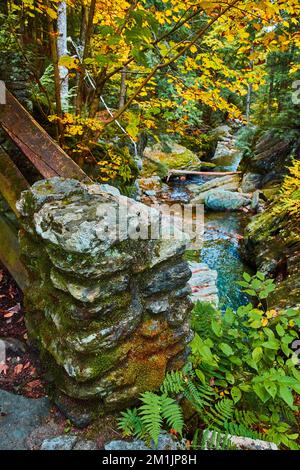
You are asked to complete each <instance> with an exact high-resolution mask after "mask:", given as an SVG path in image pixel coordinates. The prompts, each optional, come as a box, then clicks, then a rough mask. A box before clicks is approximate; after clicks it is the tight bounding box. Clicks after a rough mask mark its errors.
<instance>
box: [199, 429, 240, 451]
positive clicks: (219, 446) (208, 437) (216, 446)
mask: <svg viewBox="0 0 300 470" xmlns="http://www.w3.org/2000/svg"><path fill="white" fill-rule="evenodd" d="M233 449H234V446H233V445H232V444H231V441H230V436H229V435H228V434H223V433H220V432H217V431H210V430H209V429H205V431H203V434H202V440H201V446H200V450H233Z"/></svg>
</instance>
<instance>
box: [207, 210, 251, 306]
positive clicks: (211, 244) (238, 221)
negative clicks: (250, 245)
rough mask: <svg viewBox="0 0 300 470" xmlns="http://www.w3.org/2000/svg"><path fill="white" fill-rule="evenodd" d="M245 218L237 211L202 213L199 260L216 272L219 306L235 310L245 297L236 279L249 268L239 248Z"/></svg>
mask: <svg viewBox="0 0 300 470" xmlns="http://www.w3.org/2000/svg"><path fill="white" fill-rule="evenodd" d="M244 226H245V218H243V216H242V215H241V214H240V213H235V212H231V213H224V212H222V213H212V212H210V213H207V214H205V230H204V245H203V248H202V250H201V252H200V253H199V258H200V260H201V262H203V263H206V264H207V265H208V266H209V267H210V268H211V269H215V270H216V271H217V272H218V290H219V299H220V306H221V307H222V308H226V307H231V308H233V309H234V310H236V309H237V308H238V307H239V306H240V305H242V304H247V303H248V301H249V299H248V297H247V296H246V295H245V294H244V293H243V292H242V289H241V287H240V286H238V285H237V281H239V280H241V279H242V275H243V273H244V272H245V271H247V272H249V268H248V267H247V266H246V265H245V264H244V262H243V260H242V258H241V256H240V250H239V238H240V237H241V236H242V234H243V230H244Z"/></svg>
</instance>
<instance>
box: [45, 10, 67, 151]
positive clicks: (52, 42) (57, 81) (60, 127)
mask: <svg viewBox="0 0 300 470" xmlns="http://www.w3.org/2000/svg"><path fill="white" fill-rule="evenodd" d="M48 31H49V41H50V48H51V56H52V63H53V68H54V88H55V103H56V114H57V116H58V121H57V130H58V141H59V143H60V145H62V144H63V141H64V127H63V125H62V122H61V119H62V114H63V113H62V106H61V90H60V88H61V87H60V74H59V67H58V52H57V40H56V31H55V29H54V23H53V20H52V19H51V18H49V17H48Z"/></svg>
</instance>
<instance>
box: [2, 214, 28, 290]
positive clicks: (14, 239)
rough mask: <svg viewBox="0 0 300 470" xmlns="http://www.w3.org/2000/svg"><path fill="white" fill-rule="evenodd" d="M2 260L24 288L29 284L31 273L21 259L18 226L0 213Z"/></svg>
mask: <svg viewBox="0 0 300 470" xmlns="http://www.w3.org/2000/svg"><path fill="white" fill-rule="evenodd" d="M0 246H1V250H0V260H1V262H2V263H3V264H4V266H5V267H6V268H7V269H8V271H9V272H10V274H11V275H12V276H13V278H14V279H15V281H16V282H17V284H18V286H19V287H20V288H21V289H22V290H23V289H24V288H25V287H26V286H27V285H28V284H29V275H28V272H27V269H26V267H25V265H24V264H23V262H22V261H21V254H20V247H19V241H18V231H17V228H16V227H15V226H14V225H13V223H12V222H10V221H9V220H8V219H7V218H6V217H5V215H2V214H0Z"/></svg>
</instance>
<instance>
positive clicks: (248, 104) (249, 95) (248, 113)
mask: <svg viewBox="0 0 300 470" xmlns="http://www.w3.org/2000/svg"><path fill="white" fill-rule="evenodd" d="M252 89H253V87H252V83H248V91H247V100H246V119H247V123H248V124H249V123H250V117H251V99H252Z"/></svg>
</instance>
